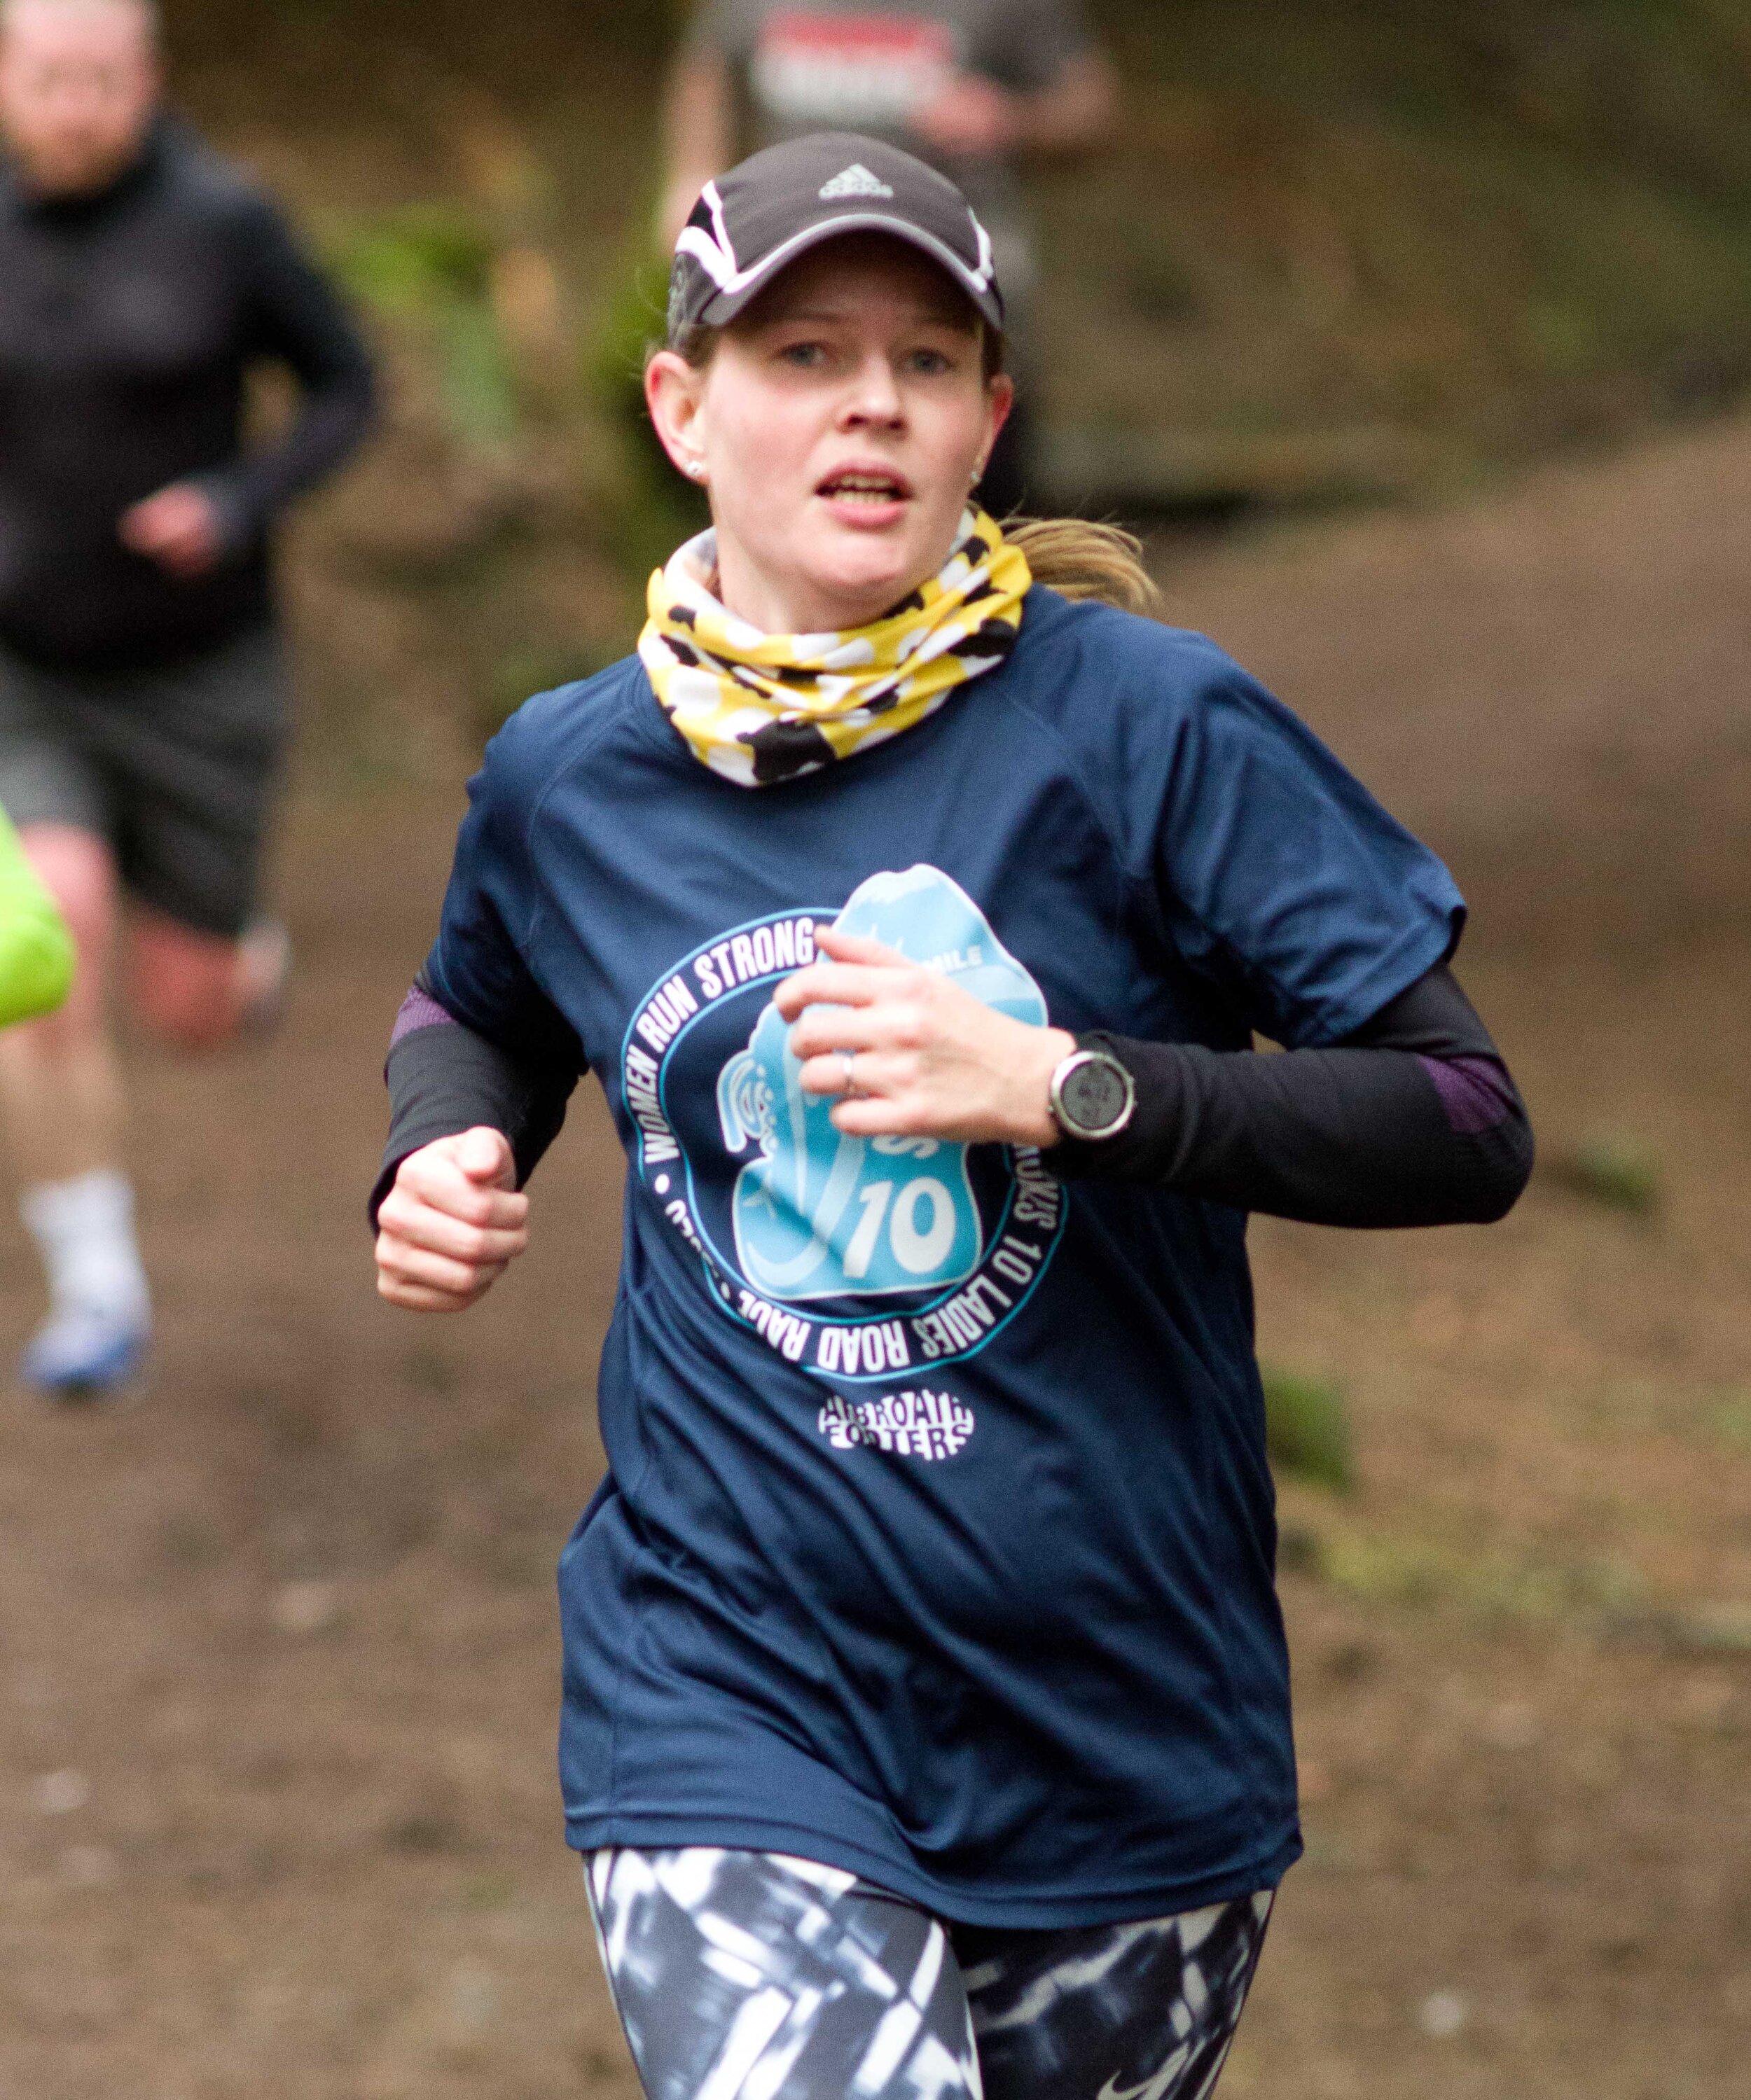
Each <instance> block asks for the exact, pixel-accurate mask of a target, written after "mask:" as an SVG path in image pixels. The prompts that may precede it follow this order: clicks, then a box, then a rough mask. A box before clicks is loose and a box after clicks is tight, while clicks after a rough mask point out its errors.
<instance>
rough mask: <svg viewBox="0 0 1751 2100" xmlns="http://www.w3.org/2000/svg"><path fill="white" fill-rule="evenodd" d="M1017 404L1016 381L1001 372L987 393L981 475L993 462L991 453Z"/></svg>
mask: <svg viewBox="0 0 1751 2100" xmlns="http://www.w3.org/2000/svg"><path fill="white" fill-rule="evenodd" d="M1014 407H1015V381H1014V380H1013V379H1011V378H1010V376H1009V374H1008V373H1006V372H1000V373H997V377H995V378H994V379H993V381H992V382H991V384H990V386H989V387H988V390H987V391H986V395H985V448H984V452H983V454H982V455H981V464H980V466H979V475H980V478H981V479H983V477H984V470H985V468H986V467H987V466H988V465H990V464H991V455H992V452H993V450H994V449H995V448H996V446H997V439H999V438H1000V437H1002V435H1003V426H1004V425H1005V424H1006V422H1007V421H1009V419H1010V410H1011V409H1012V408H1014Z"/></svg>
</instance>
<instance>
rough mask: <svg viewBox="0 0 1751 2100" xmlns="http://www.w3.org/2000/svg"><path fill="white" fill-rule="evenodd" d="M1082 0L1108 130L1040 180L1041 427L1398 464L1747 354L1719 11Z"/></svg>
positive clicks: (1525, 444) (1742, 156)
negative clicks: (1048, 283) (1091, 10)
mask: <svg viewBox="0 0 1751 2100" xmlns="http://www.w3.org/2000/svg"><path fill="white" fill-rule="evenodd" d="M1106 13H1107V15H1108V18H1109V19H1108V33H1109V34H1110V35H1111V36H1112V40H1113V42H1115V44H1116V46H1117V47H1118V48H1119V50H1120V51H1121V55H1122V57H1123V60H1124V64H1125V74H1126V77H1127V80H1128V82H1130V106H1131V111H1132V122H1131V126H1130V135H1129V137H1128V138H1127V139H1126V141H1125V144H1124V146H1123V148H1122V149H1121V152H1120V153H1119V154H1118V155H1117V156H1116V157H1114V158H1113V159H1112V160H1110V161H1108V162H1107V163H1105V164H1104V165H1102V166H1099V167H1098V168H1090V170H1086V171H1085V172H1082V173H1080V174H1075V175H1073V176H1072V177H1070V178H1068V179H1061V180H1059V182H1057V183H1055V184H1054V185H1053V187H1052V192H1051V203H1050V219H1051V223H1052V229H1053V235H1054V253H1055V260H1056V263H1057V279H1056V281H1057V285H1058V297H1057V298H1056V301H1055V309H1054V328H1055V339H1056V342H1057V346H1058V360H1057V361H1058V364H1059V368H1060V370H1061V371H1063V373H1065V374H1066V375H1069V374H1075V375H1077V379H1076V382H1075V383H1074V385H1072V384H1070V383H1069V382H1068V378H1067V381H1066V382H1065V383H1064V384H1063V385H1062V386H1061V389H1060V402H1061V407H1062V409H1063V412H1065V413H1066V414H1067V415H1068V417H1070V418H1071V419H1072V420H1074V421H1078V422H1082V423H1092V424H1094V425H1096V426H1101V425H1104V426H1108V428H1110V429H1112V430H1120V429H1125V430H1137V429H1139V428H1143V429H1150V430H1156V431H1157V432H1161V433H1170V434H1175V435H1177V436H1178V438H1179V439H1181V441H1182V442H1181V448H1180V449H1181V452H1182V453H1183V457H1184V458H1185V460H1186V461H1187V464H1188V465H1192V466H1194V467H1195V466H1196V463H1197V462H1198V461H1199V460H1200V459H1203V460H1205V461H1209V462H1210V463H1211V465H1212V470H1213V471H1214V469H1215V465H1216V463H1217V462H1219V461H1221V460H1222V459H1223V458H1224V457H1227V458H1229V459H1231V460H1233V461H1246V460H1248V459H1251V460H1253V461H1255V462H1256V463H1257V471H1258V473H1259V474H1261V475H1262V477H1263V479H1264V480H1265V481H1266V483H1267V485H1268V483H1269V481H1270V479H1271V474H1272V472H1273V471H1276V472H1277V473H1278V474H1280V475H1281V477H1282V478H1283V479H1285V481H1288V482H1290V483H1293V479H1294V478H1295V475H1296V474H1297V473H1298V471H1301V470H1302V469H1301V468H1298V465H1297V464H1296V462H1297V461H1298V460H1300V461H1311V460H1315V459H1316V458H1317V457H1319V453H1318V449H1317V448H1313V449H1312V450H1311V451H1310V449H1309V448H1308V446H1307V443H1306V442H1305V440H1306V438H1307V434H1309V433H1315V432H1322V431H1323V432H1335V433H1340V434H1343V438H1344V442H1343V443H1342V444H1341V445H1338V446H1337V447H1335V448H1333V453H1332V457H1334V458H1338V457H1347V458H1349V459H1350V460H1351V462H1352V463H1353V465H1354V466H1355V470H1356V474H1357V478H1358V479H1362V480H1364V481H1367V480H1369V479H1376V478H1386V479H1392V478H1394V477H1395V475H1397V474H1405V475H1407V476H1408V477H1410V478H1413V479H1422V478H1423V477H1424V476H1425V475H1426V474H1429V473H1431V472H1434V473H1440V472H1442V471H1443V470H1453V469H1456V468H1457V469H1461V470H1462V469H1463V468H1464V467H1465V466H1466V465H1467V464H1468V463H1471V462H1475V461H1501V460H1503V459H1506V458H1511V457H1514V456H1516V455H1519V454H1521V453H1523V452H1528V451H1538V450H1542V449H1545V448H1549V447H1550V446H1551V445H1553V444H1560V443H1566V442H1572V441H1573V440H1576V439H1592V438H1595V437H1598V436H1608V435H1615V434H1617V433H1620V432H1621V431H1623V430H1626V429H1629V428H1632V427H1634V426H1636V425H1638V424H1639V423H1642V422H1644V421H1648V420H1650V419H1653V418H1657V417H1662V416H1666V415H1669V414H1673V413H1689V412H1696V411H1698V410H1701V409H1707V408H1713V407H1714V406H1717V405H1718V404H1721V403H1722V402H1724V401H1726V400H1728V399H1731V398H1732V397H1733V396H1734V395H1736V394H1737V392H1738V391H1739V390H1740V386H1741V385H1742V383H1743V382H1744V378H1745V377H1746V376H1747V374H1748V373H1751V8H1747V7H1744V6H1742V5H1736V4H1728V0H1720V4H1713V5H1711V4H1709V0H1692V4H1689V5H1680V4H1672V0H1668V4H1664V5H1642V6H1629V5H1618V6H1606V5H1600V4H1592V5H1587V6H1581V5H1572V4H1571V5H1552V4H1550V0H1495V4H1482V5H1480V4H1478V0H1399V4H1396V5H1393V6H1385V5H1363V4H1359V0H1352V4H1350V5H1342V4H1338V5H1328V6H1322V7H1318V8H1308V7H1298V6H1294V5H1289V4H1280V0H1253V4H1249V5H1248V4H1216V0H1178V4H1174V5H1170V6H1159V7H1121V6H1114V7H1109V8H1108V9H1107V10H1106ZM1139 200H1140V201H1142V202H1141V206H1140V208H1139ZM1114 346H1116V348H1117V350H1118V352H1119V354H1118V355H1116V356H1115V355H1111V354H1110V351H1111V350H1112V348H1113V347H1114ZM1190 434H1202V435H1203V437H1204V440H1205V442H1204V448H1203V450H1202V452H1200V451H1199V449H1198V448H1197V447H1196V446H1195V445H1193V446H1187V445H1186V444H1185V443H1184V439H1186V438H1187V435H1190ZM1286 436H1289V437H1293V438H1294V439H1298V440H1299V441H1300V442H1299V443H1298V444H1297V443H1286V442H1285V437H1286ZM1273 461H1276V468H1275V469H1274V470H1273V466H1272V462H1273Z"/></svg>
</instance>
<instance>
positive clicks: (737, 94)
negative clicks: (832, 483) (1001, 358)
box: [661, 0, 1117, 518]
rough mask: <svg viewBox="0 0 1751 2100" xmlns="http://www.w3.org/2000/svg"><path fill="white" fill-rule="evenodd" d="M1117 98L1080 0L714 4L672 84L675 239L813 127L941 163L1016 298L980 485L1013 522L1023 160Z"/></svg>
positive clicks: (1065, 147)
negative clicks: (1008, 385) (862, 135)
mask: <svg viewBox="0 0 1751 2100" xmlns="http://www.w3.org/2000/svg"><path fill="white" fill-rule="evenodd" d="M1116 101H1117V95H1116V86H1115V79H1114V74H1113V70H1112V65H1111V64H1110V63H1109V62H1108V60H1107V59H1106V58H1105V56H1104V55H1103V54H1102V52H1101V51H1100V50H1099V46H1097V45H1096V43H1095V42H1094V38H1093V37H1092V36H1091V34H1090V31H1089V29H1088V26H1087V24H1086V22H1085V20H1084V19H1083V11H1082V7H1081V0H702V4H701V6H700V7H699V8H698V10H697V12H696V15H695V17H694V20H693V24H692V29H691V30H690V31H689V33H688V38H687V41H686V43H685V44H684V46H683V50H682V55H681V58H680V60H679V64H678V65H677V66H676V68H675V71H674V77H673V79H672V80H671V82H670V89H669V99H668V108H667V115H666V122H665V130H666V139H667V153H668V169H667V174H666V178H665V185H664V191H663V205H662V224H661V236H662V239H663V243H664V246H665V249H667V248H672V247H673V246H674V241H675V237H676V236H677V235H678V234H679V232H680V231H681V228H682V227H683V225H684V224H685V223H686V221H687V217H688V213H689V212H691V211H692V209H693V207H694V204H695V202H696V200H697V199H698V197H699V194H700V192H701V190H702V189H703V188H705V184H706V183H708V182H710V181H711V180H712V179H713V178H714V176H717V175H720V174H723V172H724V170H726V169H727V168H728V167H729V166H730V165H732V163H733V162H734V161H737V160H739V159H740V158H741V156H742V155H743V154H744V153H745V152H752V151H753V150H754V149H755V148H758V147H761V146H772V145H776V144H778V143H780V141H781V140H784V139H796V138H800V137H802V136H803V135H805V134H806V133H808V132H813V131H861V132H866V133H869V134H872V135H874V136H876V137H878V138H881V139H886V140H887V141H888V142H889V143H891V144H893V145H895V146H902V147H904V148H905V149H906V150H907V151H908V152H912V153H916V154H918V155H919V156H921V157H922V158H923V159H925V160H926V161H931V162H932V163H933V164H934V165H935V166H937V167H939V168H940V169H941V170H942V171H943V173H944V174H946V175H948V176H949V177H950V178H951V179H953V181H954V183H956V185H957V187H958V188H960V190H961V191H962V193H963V194H964V195H965V196H966V199H967V201H968V202H969V203H970V204H971V205H972V207H973V209H974V210H975V212H977V214H979V220H980V223H982V224H983V225H984V227H986V229H987V230H988V232H989V233H990V236H991V239H992V245H993V248H994V249H995V250H996V254H997V272H998V275H999V276H1001V278H1002V282H1003V288H1004V297H1005V299H1006V302H1007V305H1008V309H1009V317H1008V327H1007V330H1006V350H1007V355H1008V359H1009V369H1010V373H1012V374H1013V375H1014V376H1015V378H1016V381H1017V405H1016V408H1015V411H1014V412H1012V413H1011V415H1010V420H1009V422H1008V423H1007V425H1006V426H1005V429H1004V431H1003V434H1002V436H1001V437H1000V438H999V439H998V440H997V449H996V451H995V452H993V455H992V457H991V461H990V464H989V465H988V467H987V469H986V474H985V479H984V483H983V485H982V487H981V488H980V492H979V494H980V498H981V501H983V502H984V506H985V508H986V509H987V510H989V511H990V512H992V513H993V515H995V516H997V517H999V518H1002V517H1004V516H1006V514H1009V513H1010V512H1012V511H1014V510H1019V508H1020V507H1021V505H1022V504H1023V502H1024V499H1025V496H1026V494H1027V480H1028V454H1029V451H1030V437H1031V427H1032V419H1031V417H1030V414H1029V406H1030V401H1031V397H1032V383H1031V380H1032V374H1031V370H1030V366H1031V364H1032V360H1031V357H1030V355H1029V339H1030V337H1031V335H1032V325H1031V315H1030V307H1031V306H1032V297H1031V294H1032V285H1033V281H1034V278H1035V276H1036V265H1035V262H1034V254H1033V247H1034V244H1033V236H1032V228H1031V226H1030V223H1029V218H1028V210H1027V207H1026V204H1025V201H1024V196H1023V194H1022V186H1021V181H1020V174H1019V167H1020V164H1021V163H1022V162H1023V161H1027V160H1030V159H1033V158H1037V157H1041V156H1043V155H1050V154H1062V153H1068V152H1078V151H1080V150H1081V149H1083V148H1087V147H1090V146H1094V145H1098V144H1099V143H1100V142H1101V141H1102V140H1103V139H1104V138H1105V136H1106V135H1107V133H1108V130H1110V128H1111V126H1112V122H1113V118H1114V112H1115V108H1116ZM851 179H852V180H853V181H855V180H856V175H855V174H853V176H852V178H851ZM872 180H873V178H872ZM872 194H873V192H872Z"/></svg>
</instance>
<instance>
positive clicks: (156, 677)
mask: <svg viewBox="0 0 1751 2100" xmlns="http://www.w3.org/2000/svg"><path fill="white" fill-rule="evenodd" d="M288 713H289V708H288V699H287V683H286V671H285V650H284V646H283V644H282V643H281V639H280V637H279V635H278V634H277V633H275V632H274V631H273V630H272V629H254V630H253V631H252V632H250V633H248V634H242V635H239V636H237V637H236V639H234V640H232V641H230V642H224V643H223V644H221V645H220V646H219V647H218V648H217V649H214V650H213V651H211V652H210V653H209V654H207V655H202V656H197V657H192V658H188V659H186V660H184V661H182V662H180V663H177V664H169V665H166V666H164V667H162V668H157V669H147V670H139V671H104V672H94V671H61V670H49V669H46V668H43V667H42V666H41V665H39V664H32V663H28V662H26V661H25V660H24V659H23V658H22V657H20V656H17V655H14V654H13V653H12V651H10V650H8V649H7V648H6V647H5V646H4V645H3V644H0V807H3V808H4V809H5V810H6V813H7V815H8V816H9V817H10V818H11V819H12V822H13V823H15V824H16V825H18V826H19V827H20V828H21V829H22V827H24V825H26V824H44V823H49V824H73V825H76V826H77V827H78V828H79V829H81V830H82V831H88V832H96V833H98V834H99V836H102V837H104V838H105V839H107V840H108V841H109V844H110V845H111V847H112V848H113V850H114V853H115V855H116V859H117V865H118V867H120V869H121V873H122V881H123V883H124V884H125V885H126V887H127V889H129V890H130V893H132V894H133V895H134V896H135V897H137V898H139V899H140V900H141V901H142V902H144V903H147V904H150V905H152V906H154V907H156V908H157V910H158V911H162V912H164V913H166V915H168V916H169V917H170V918H172V919H175V920H178V921H179V923H180V924H183V925H185V926H189V927H192V928H193V929H195V930H196V931H197V932H199V933H214V934H218V935H219V936H221V937H224V938H235V937H236V936H237V935H238V934H239V933H242V931H243V930H244V929H245V927H246V926H247V925H248V924H249V922H250V919H251V918H252V917H253V916H254V911H255V907H256V897H257V888H258V884H259V879H260V867H261V857H262V839H263V832H264V830H265V828H266V825H267V821H268V814H269V811H270V810H271V808H272V802H273V796H274V791H275V789H276V786H277V784H278V782H279V777H280V769H281V757H282V754H283V752H284V749H285V735H286V726H287V719H288Z"/></svg>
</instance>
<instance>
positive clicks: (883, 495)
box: [815, 467, 912, 507]
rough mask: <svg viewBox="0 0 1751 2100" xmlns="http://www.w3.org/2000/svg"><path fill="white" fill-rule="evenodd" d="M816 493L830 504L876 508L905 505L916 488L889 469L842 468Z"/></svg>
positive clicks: (819, 487) (828, 478)
mask: <svg viewBox="0 0 1751 2100" xmlns="http://www.w3.org/2000/svg"><path fill="white" fill-rule="evenodd" d="M815 493H816V495H817V496H822V497H825V500H826V501H828V502H829V503H867V504H869V505H871V506H872V507H873V506H874V505H878V504H884V503H904V502H905V501H907V500H908V499H909V497H910V496H911V494H912V484H911V483H910V482H909V481H908V480H907V479H906V478H905V476H904V474H894V473H891V472H890V471H889V470H887V468H885V467H842V468H841V469H840V470H839V471H838V473H837V474H829V475H828V477H827V479H825V481H823V482H822V483H820V484H819V486H818V487H816V491H815Z"/></svg>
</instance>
